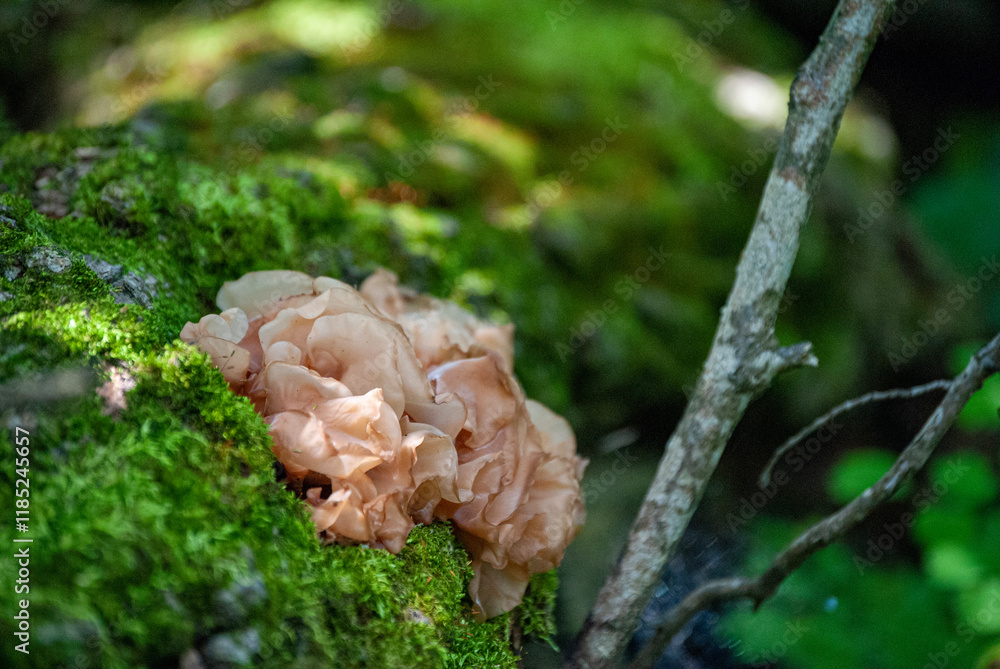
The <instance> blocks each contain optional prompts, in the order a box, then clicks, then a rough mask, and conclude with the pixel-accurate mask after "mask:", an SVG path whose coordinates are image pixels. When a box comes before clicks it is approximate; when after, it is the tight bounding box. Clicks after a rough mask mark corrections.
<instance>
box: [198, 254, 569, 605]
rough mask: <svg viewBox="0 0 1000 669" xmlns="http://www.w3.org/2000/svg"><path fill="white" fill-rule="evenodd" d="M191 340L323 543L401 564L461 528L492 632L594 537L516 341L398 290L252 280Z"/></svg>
mask: <svg viewBox="0 0 1000 669" xmlns="http://www.w3.org/2000/svg"><path fill="white" fill-rule="evenodd" d="M216 301H217V304H218V306H219V308H220V309H222V313H221V314H209V315H207V316H204V317H203V318H202V319H201V320H200V321H198V323H188V324H187V325H186V326H185V327H184V329H183V330H182V331H181V339H183V340H184V341H186V342H188V343H191V344H194V345H195V346H197V347H198V348H200V349H201V350H203V351H204V352H205V353H207V354H208V355H209V356H210V357H211V359H212V362H213V363H214V364H215V366H216V367H218V368H219V369H220V370H221V371H222V373H223V375H224V377H225V379H226V381H227V382H228V383H229V384H230V386H231V387H232V388H233V390H234V391H236V392H238V393H241V394H243V395H246V396H247V397H249V398H250V400H251V401H252V402H253V404H254V407H255V408H256V410H257V412H258V413H260V414H261V415H262V416H263V417H264V420H265V421H266V422H267V423H268V425H269V426H270V432H271V436H272V438H273V444H274V446H273V450H274V454H275V456H276V457H277V458H278V460H279V461H280V462H281V463H282V464H283V465H284V467H285V471H286V473H287V481H288V484H289V486H290V487H292V488H293V489H294V490H295V491H296V492H298V493H300V494H302V495H303V496H304V498H305V500H306V502H307V503H308V504H309V505H310V506H311V507H312V518H313V521H314V522H315V524H316V528H317V530H318V531H319V533H320V535H321V536H322V537H323V538H324V539H325V540H327V541H330V542H333V541H336V542H338V543H361V542H365V543H370V544H372V545H374V546H377V547H382V548H385V549H387V550H389V551H390V552H392V553H397V552H399V551H400V550H401V549H402V548H403V546H404V544H405V543H406V537H407V535H408V534H409V532H410V530H411V529H412V528H413V526H414V523H415V522H416V523H424V524H428V523H431V522H433V521H434V520H436V519H440V520H448V519H450V520H451V521H452V523H453V525H454V527H455V531H456V534H457V536H458V538H459V539H460V540H461V541H462V543H463V544H464V545H465V547H466V548H467V550H468V551H469V553H470V555H471V556H472V567H473V570H474V577H473V579H472V582H471V583H470V584H469V594H470V595H471V596H472V599H473V601H474V602H475V604H476V613H477V615H479V616H480V617H485V618H490V617H493V616H495V615H498V614H500V613H503V612H505V611H509V610H511V609H512V608H514V607H515V606H517V605H518V604H519V603H520V601H521V598H522V597H523V595H524V591H525V588H526V587H527V584H528V580H529V578H530V576H531V574H533V573H537V572H542V571H547V570H549V569H552V568H554V567H555V566H557V565H558V564H559V562H560V561H561V560H562V556H563V553H564V552H565V550H566V546H567V545H568V544H569V542H570V541H571V540H572V539H573V537H574V536H575V535H576V534H577V532H578V531H579V530H580V528H581V526H582V524H583V518H584V509H583V501H582V498H581V494H580V478H581V476H582V474H583V468H584V466H585V464H586V463H585V462H584V461H583V460H581V459H580V458H578V457H577V456H576V439H575V437H574V436H573V431H572V429H571V428H570V426H569V424H568V423H567V422H566V421H565V420H564V419H563V418H561V417H560V416H558V415H556V414H555V413H553V412H552V411H550V410H549V409H547V408H546V407H544V406H542V405H541V404H539V403H537V402H534V401H532V400H529V399H526V398H525V397H524V393H523V391H522V390H521V387H520V385H519V384H518V382H517V380H516V379H515V378H514V376H513V362H514V346H513V327H512V326H495V325H493V324H490V323H486V322H483V321H481V320H479V319H477V318H475V317H474V316H472V315H471V314H469V313H467V312H465V311H463V310H462V309H461V308H460V307H458V306H457V305H455V304H454V303H451V302H446V301H443V300H439V299H436V298H432V297H428V296H424V295H418V294H416V293H413V292H410V291H408V290H406V289H405V288H400V287H399V286H398V284H397V280H396V277H395V275H393V274H391V273H389V272H387V271H385V270H378V271H377V272H376V273H375V274H373V275H372V276H371V277H369V278H368V279H367V280H366V281H365V282H364V283H363V284H362V285H361V288H360V290H355V289H354V288H352V287H350V286H348V285H347V284H344V283H341V282H340V281H337V280H335V279H331V278H328V277H319V278H315V279H314V278H313V277H310V276H308V275H306V274H302V273H300V272H292V271H269V272H251V273H249V274H246V275H244V276H243V277H242V278H240V279H239V280H237V281H232V282H227V283H226V284H225V285H224V286H223V287H222V289H221V290H220V291H219V295H218V298H217V300H216Z"/></svg>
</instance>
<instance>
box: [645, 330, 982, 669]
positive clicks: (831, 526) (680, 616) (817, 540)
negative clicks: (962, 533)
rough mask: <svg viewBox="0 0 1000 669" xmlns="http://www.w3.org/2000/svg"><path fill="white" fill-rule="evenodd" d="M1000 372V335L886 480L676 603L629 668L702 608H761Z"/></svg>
mask: <svg viewBox="0 0 1000 669" xmlns="http://www.w3.org/2000/svg"><path fill="white" fill-rule="evenodd" d="M998 371H1000V335H997V336H996V338H994V339H993V341H991V342H990V343H989V344H987V345H986V346H985V347H983V348H982V349H980V350H979V352H978V353H976V355H975V356H974V357H973V358H972V360H971V361H970V362H969V364H968V366H967V367H966V368H965V370H963V371H962V373H961V374H959V375H958V376H957V377H955V379H954V380H952V381H949V382H947V390H948V392H947V393H946V394H945V396H944V398H942V400H941V403H940V404H939V405H938V406H937V408H936V409H935V410H934V413H932V414H931V416H930V418H928V419H927V422H925V423H924V425H923V427H922V428H920V432H918V433H917V436H916V437H914V438H913V441H911V442H910V444H909V445H908V446H907V447H906V448H905V449H903V452H902V453H900V455H899V457H898V458H897V459H896V462H895V463H893V465H892V467H890V468H889V471H888V472H886V473H885V474H884V475H883V476H882V478H880V479H879V480H878V481H877V482H875V483H874V484H873V485H872V486H871V487H870V488H868V489H867V490H865V491H864V492H863V493H861V494H860V495H858V496H857V497H856V498H855V499H854V500H852V501H851V502H850V503H848V504H847V505H846V506H844V507H843V508H842V509H840V510H839V511H837V512H836V513H835V514H833V515H832V516H828V517H827V518H825V519H824V520H822V521H820V522H819V523H816V524H815V525H813V526H812V527H810V528H809V529H808V530H806V531H805V532H803V533H802V534H801V535H799V537H798V538H797V539H795V541H793V542H792V543H791V545H789V546H788V548H786V549H785V550H784V551H783V552H782V553H781V554H779V555H778V557H776V558H775V559H774V562H772V563H771V566H770V567H769V568H768V569H767V571H765V572H764V573H763V574H761V575H760V576H759V577H757V578H755V579H745V578H729V579H719V580H715V581H709V582H708V583H705V584H703V585H702V586H700V587H699V588H697V589H696V590H695V591H694V592H692V593H691V594H690V595H688V596H687V597H685V598H684V600H683V601H681V603H680V604H678V605H677V606H675V607H674V608H673V609H672V610H671V611H670V612H669V613H667V616H666V618H665V619H664V620H663V622H662V623H660V625H659V626H658V627H657V630H656V634H655V635H654V636H653V639H652V640H650V642H649V643H648V644H646V646H645V647H644V648H643V649H642V651H641V652H640V653H639V655H638V656H637V657H636V659H635V661H633V662H632V664H631V665H629V669H645V667H649V666H652V664H653V663H654V662H656V660H657V658H658V657H659V656H660V655H661V654H662V653H663V649H664V648H666V646H667V644H669V643H670V640H671V639H672V638H673V637H674V635H675V634H677V633H678V632H679V631H680V630H681V629H682V628H683V627H684V625H686V624H687V622H688V621H689V620H691V618H693V617H694V616H695V615H696V614H697V613H698V612H699V611H702V610H704V609H706V608H708V607H710V606H712V605H713V604H717V603H719V602H723V601H727V600H732V599H744V598H748V599H752V600H753V601H754V607H755V608H756V607H759V606H760V605H761V604H762V603H763V602H764V601H765V600H767V599H768V598H770V597H771V595H773V594H774V592H775V590H777V589H778V586H779V585H781V583H782V582H783V581H784V580H785V579H786V578H787V577H788V576H789V575H790V574H791V573H792V572H793V571H795V570H796V569H798V568H799V566H800V565H801V564H802V563H803V562H805V561H806V558H808V557H809V556H810V555H812V554H813V553H815V552H817V551H819V550H821V549H823V548H825V547H826V546H828V545H830V544H831V543H833V542H834V541H836V540H838V539H840V537H842V536H844V534H846V533H847V532H848V531H849V530H851V529H852V528H854V527H856V526H857V525H858V524H860V523H861V521H863V520H864V519H865V518H867V517H868V515H869V514H870V513H871V512H872V511H873V510H874V509H875V507H877V506H879V505H880V504H881V503H882V502H884V501H885V500H887V499H889V498H890V497H892V496H893V495H894V494H896V492H898V491H899V490H900V488H902V487H903V485H904V484H906V483H907V482H908V481H909V480H910V479H912V478H913V476H914V475H915V474H916V473H917V471H919V470H920V468H921V467H923V466H924V464H925V463H926V462H927V459H928V458H929V457H930V456H931V453H933V452H934V448H935V447H936V446H937V444H938V442H939V441H941V438H942V437H943V436H944V435H945V433H946V432H947V431H948V429H949V428H950V427H951V425H952V423H954V422H955V419H956V418H957V417H958V414H959V413H961V411H962V409H963V408H964V407H965V405H966V404H967V403H968V401H969V398H970V397H972V394H973V393H975V392H976V391H977V390H978V389H979V388H980V387H981V386H982V385H983V381H985V380H986V379H987V378H989V377H990V376H992V375H993V374H996V373H997V372H998Z"/></svg>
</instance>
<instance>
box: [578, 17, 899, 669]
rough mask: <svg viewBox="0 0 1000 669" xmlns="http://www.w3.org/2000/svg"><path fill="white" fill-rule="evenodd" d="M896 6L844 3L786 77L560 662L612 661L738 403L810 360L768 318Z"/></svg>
mask: <svg viewBox="0 0 1000 669" xmlns="http://www.w3.org/2000/svg"><path fill="white" fill-rule="evenodd" d="M894 4H895V0H841V2H840V3H839V5H838V6H837V9H836V11H835V13H834V15H833V18H832V19H831V20H830V24H829V25H828V26H827V28H826V30H825V31H824V32H823V35H822V36H821V38H820V43H819V45H818V46H817V47H816V49H815V50H814V51H813V53H812V55H810V57H809V59H808V60H807V61H806V63H805V64H804V65H803V66H802V68H801V69H800V70H799V72H798V74H797V75H796V77H795V80H794V82H793V83H792V87H791V95H790V100H789V105H788V122H787V123H786V125H785V131H784V134H783V136H782V138H781V143H780V145H779V147H778V153H777V155H776V157H775V160H774V166H773V167H772V169H771V173H770V175H769V176H768V180H767V184H766V186H765V188H764V195H763V197H762V199H761V205H760V209H759V210H758V212H757V218H756V220H755V222H754V225H753V229H752V230H751V232H750V238H749V240H748V241H747V244H746V246H745V247H744V249H743V255H742V256H741V258H740V261H739V264H738V265H737V267H736V279H735V281H734V283H733V288H732V291H731V292H730V294H729V299H728V300H727V302H726V305H725V307H723V310H722V316H721V318H720V321H719V327H718V329H717V330H716V333H715V339H714V340H713V342H712V349H711V351H710V352H709V355H708V359H707V360H706V361H705V366H704V368H703V369H702V373H701V376H700V377H699V379H698V382H697V384H696V386H695V391H694V393H693V395H692V398H691V401H690V402H689V404H688V406H687V408H686V409H685V411H684V415H683V417H682V418H681V421H680V423H679V424H678V425H677V428H676V430H675V431H674V433H673V435H672V436H671V437H670V439H669V441H668V442H667V447H666V452H665V453H664V455H663V458H662V459H661V460H660V465H659V468H658V469H657V472H656V475H655V478H654V479H653V482H652V484H651V485H650V488H649V491H648V492H647V494H646V498H645V500H644V501H643V503H642V506H641V508H640V509H639V514H638V517H637V518H636V520H635V523H634V524H633V526H632V530H631V533H630V536H629V539H628V543H627V545H626V548H625V551H624V553H623V554H622V556H621V558H620V559H619V561H618V564H617V565H616V567H615V569H614V570H613V572H612V573H611V575H610V576H609V577H608V579H607V581H606V582H605V583H604V586H603V587H602V588H601V591H600V593H599V594H598V596H597V602H596V603H595V605H594V608H593V609H592V610H591V612H590V616H589V617H588V619H587V622H586V624H585V625H584V628H583V631H582V632H581V633H580V638H579V645H578V647H577V650H576V653H575V654H574V656H573V658H572V659H571V660H570V661H569V662H568V663H567V667H568V668H572V669H598V668H603V667H609V666H612V665H613V664H614V663H616V662H617V660H618V659H619V658H620V657H621V655H622V653H623V652H624V649H625V646H626V645H627V644H628V642H629V640H630V639H631V637H632V635H633V634H634V632H635V629H636V626H637V623H638V619H639V615H640V614H641V612H642V610H643V609H644V608H645V606H646V605H647V603H648V602H649V599H650V596H651V595H652V593H653V590H654V589H655V587H656V584H657V582H658V580H659V577H660V573H661V571H662V570H663V566H664V565H665V564H666V562H667V560H668V559H669V557H670V555H671V553H672V552H673V550H674V549H675V547H676V545H677V542H678V540H679V539H680V537H681V534H682V533H683V532H684V530H685V529H686V528H687V525H688V522H689V521H690V519H691V515H692V514H693V513H694V510H695V508H696V507H697V506H698V503H699V502H700V500H701V496H702V494H703V493H704V490H705V486H706V484H707V483H708V479H709V477H711V475H712V473H713V472H714V471H715V467H716V465H717V464H718V461H719V458H720V456H721V455H722V451H723V449H724V448H725V445H726V443H727V442H728V441H729V438H730V436H731V435H732V432H733V429H734V428H735V426H736V424H737V423H738V422H739V420H740V418H741V417H742V416H743V412H744V411H745V410H746V408H747V405H748V404H749V403H750V401H751V400H753V399H754V398H755V397H756V396H758V395H759V394H760V393H762V392H763V391H764V390H765V389H767V387H768V386H769V385H770V383H771V381H772V379H773V378H774V377H775V375H777V374H778V372H781V371H783V370H785V369H789V368H791V367H795V366H797V365H816V364H817V362H816V358H815V357H814V356H813V354H812V352H811V347H810V345H809V344H808V343H801V344H796V345H794V346H791V347H785V348H782V347H779V346H778V342H777V338H776V337H775V334H774V323H775V320H776V318H777V311H778V306H779V303H780V301H781V297H782V295H783V294H784V291H785V285H786V283H787V282H788V276H789V274H790V273H791V270H792V264H793V263H794V261H795V256H796V254H797V253H798V248H799V230H800V228H801V227H802V225H804V224H805V222H806V219H807V218H808V217H809V212H810V209H811V207H812V200H813V196H814V195H815V192H816V189H817V187H818V185H819V180H820V177H821V175H822V173H823V170H824V168H825V167H826V164H827V161H828V160H829V157H830V151H831V150H832V147H833V140H834V138H835V137H836V134H837V130H838V129H839V127H840V120H841V117H842V116H843V114H844V109H845V108H846V107H847V103H848V102H849V101H850V99H851V95H852V93H853V91H854V87H855V86H856V85H857V82H858V79H859V78H860V77H861V71H862V70H863V69H864V65H865V63H866V62H867V60H868V55H869V54H870V53H871V50H872V48H873V47H874V45H875V41H876V39H877V37H878V34H879V31H880V30H881V27H882V25H883V23H884V21H885V18H886V16H887V15H888V12H890V11H891V10H892V7H893V5H894Z"/></svg>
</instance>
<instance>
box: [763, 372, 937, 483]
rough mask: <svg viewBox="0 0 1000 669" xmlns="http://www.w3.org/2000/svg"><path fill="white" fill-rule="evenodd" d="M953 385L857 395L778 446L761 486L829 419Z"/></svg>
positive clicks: (935, 384)
mask: <svg viewBox="0 0 1000 669" xmlns="http://www.w3.org/2000/svg"><path fill="white" fill-rule="evenodd" d="M950 386H951V381H945V380H942V381H931V382H930V383H925V384H924V385H922V386H915V387H913V388H900V389H896V390H879V391H876V392H873V393H868V394H867V395H862V396H861V397H855V398H854V399H853V400H847V401H846V402H844V403H843V404H840V405H838V406H836V407H834V408H833V409H831V410H830V411H829V412H828V413H825V414H823V415H822V416H820V417H819V418H817V419H816V420H814V421H813V422H811V423H809V424H808V425H806V426H805V427H804V428H802V429H801V430H799V431H798V432H796V433H795V434H794V435H792V436H791V437H789V438H788V440H787V441H785V443H783V444H782V445H781V446H779V447H778V450H776V451H775V452H774V455H772V456H771V459H770V460H769V461H768V463H767V465H765V467H764V471H762V472H761V473H760V481H759V484H760V487H761V488H766V487H767V485H768V484H769V483H770V482H771V472H772V471H773V470H774V466H775V465H776V464H778V460H780V459H781V456H783V455H784V454H785V453H787V452H788V451H790V450H792V449H793V448H795V446H796V445H798V443H799V442H801V441H802V440H803V439H805V438H806V437H808V436H809V435H810V434H812V433H813V432H815V431H816V430H818V429H819V428H821V427H823V425H825V424H826V423H827V422H828V421H831V420H833V419H834V418H836V417H837V416H840V415H841V414H845V413H847V412H848V411H851V410H852V409H856V408H858V407H859V406H863V405H865V404H870V403H872V402H882V401H884V400H898V399H910V398H913V397H917V396H919V395H923V394H925V393H930V392H933V391H935V390H948V388H949V387H950Z"/></svg>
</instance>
